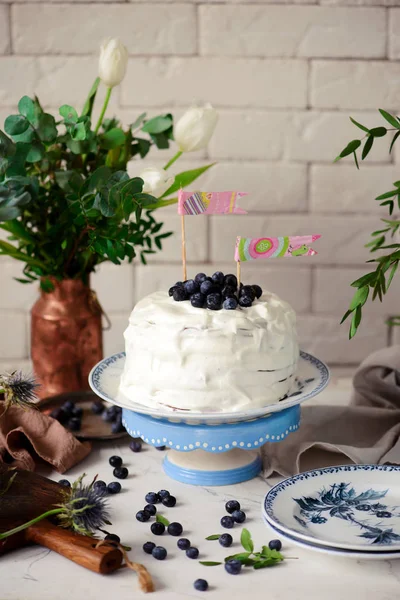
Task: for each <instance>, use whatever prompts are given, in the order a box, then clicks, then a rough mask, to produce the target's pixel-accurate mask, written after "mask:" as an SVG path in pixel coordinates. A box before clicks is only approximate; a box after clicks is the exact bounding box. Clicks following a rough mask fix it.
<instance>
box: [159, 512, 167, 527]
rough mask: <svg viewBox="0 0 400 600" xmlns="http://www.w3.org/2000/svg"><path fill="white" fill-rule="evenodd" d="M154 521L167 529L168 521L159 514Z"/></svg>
mask: <svg viewBox="0 0 400 600" xmlns="http://www.w3.org/2000/svg"><path fill="white" fill-rule="evenodd" d="M156 521H157V523H162V524H163V525H165V527H168V525H169V521H168V519H166V518H165V517H163V516H162V515H160V514H159V513H157V514H156Z"/></svg>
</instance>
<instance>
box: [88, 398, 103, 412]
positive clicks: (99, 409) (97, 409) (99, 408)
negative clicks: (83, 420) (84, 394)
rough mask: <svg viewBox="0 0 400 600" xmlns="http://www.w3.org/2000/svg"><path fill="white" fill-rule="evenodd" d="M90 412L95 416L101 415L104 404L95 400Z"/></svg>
mask: <svg viewBox="0 0 400 600" xmlns="http://www.w3.org/2000/svg"><path fill="white" fill-rule="evenodd" d="M90 410H91V411H92V413H93V414H95V415H101V413H102V412H103V410H104V404H103V403H102V401H101V400H95V401H94V402H92V405H91V407H90Z"/></svg>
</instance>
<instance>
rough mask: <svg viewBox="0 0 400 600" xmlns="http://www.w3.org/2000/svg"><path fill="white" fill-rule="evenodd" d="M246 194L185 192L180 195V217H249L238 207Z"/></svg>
mask: <svg viewBox="0 0 400 600" xmlns="http://www.w3.org/2000/svg"><path fill="white" fill-rule="evenodd" d="M243 196H247V193H246V192H184V191H183V190H179V193H178V214H179V215H247V212H246V211H245V210H243V209H242V208H239V207H238V206H236V201H237V200H238V199H239V198H242V197H243Z"/></svg>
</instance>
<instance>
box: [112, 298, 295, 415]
mask: <svg viewBox="0 0 400 600" xmlns="http://www.w3.org/2000/svg"><path fill="white" fill-rule="evenodd" d="M124 337H125V350H126V362H125V367H124V371H123V375H122V378H121V382H120V394H121V396H122V397H123V398H124V399H125V400H128V401H132V402H135V403H140V404H143V405H146V406H149V407H155V408H160V407H162V408H168V409H171V411H172V410H176V409H179V410H186V411H192V412H235V411H242V410H246V409H249V408H256V407H260V406H266V405H268V404H273V403H275V402H277V401H279V400H280V399H282V398H284V397H285V396H286V394H287V393H288V392H289V390H290V388H291V385H292V383H293V379H294V375H295V373H296V368H297V361H298V357H299V348H298V343H297V335H296V315H295V312H294V310H293V309H292V308H291V306H290V305H289V304H288V303H287V302H284V301H283V300H281V299H280V298H278V296H276V295H275V294H272V293H264V294H263V295H262V296H261V297H260V298H259V299H258V300H255V301H254V303H253V305H252V306H250V307H248V308H240V307H238V308H237V309H236V310H209V309H204V308H195V307H194V306H192V305H191V303H190V302H175V301H174V299H173V297H170V296H169V295H168V293H167V292H155V293H153V294H150V295H149V296H146V297H145V298H143V300H141V301H140V302H139V303H138V304H137V305H136V306H135V308H134V310H133V311H132V313H131V315H130V318H129V325H128V328H127V329H126V331H125V333H124Z"/></svg>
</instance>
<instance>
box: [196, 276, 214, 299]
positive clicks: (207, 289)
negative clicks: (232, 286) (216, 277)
mask: <svg viewBox="0 0 400 600" xmlns="http://www.w3.org/2000/svg"><path fill="white" fill-rule="evenodd" d="M213 290H215V284H214V283H213V282H212V281H208V280H207V279H206V280H205V281H203V283H202V284H201V286H200V292H201V293H202V294H204V295H205V296H207V295H208V294H211V292H212V291H213Z"/></svg>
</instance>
